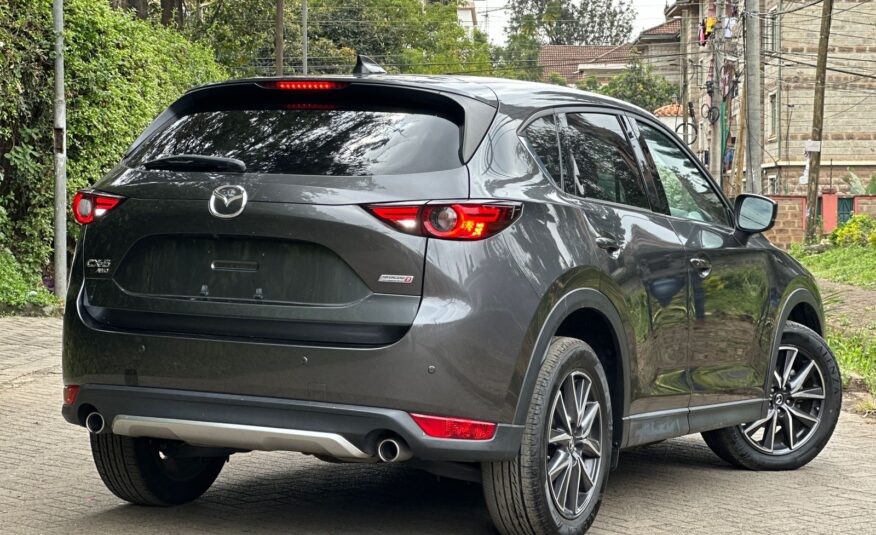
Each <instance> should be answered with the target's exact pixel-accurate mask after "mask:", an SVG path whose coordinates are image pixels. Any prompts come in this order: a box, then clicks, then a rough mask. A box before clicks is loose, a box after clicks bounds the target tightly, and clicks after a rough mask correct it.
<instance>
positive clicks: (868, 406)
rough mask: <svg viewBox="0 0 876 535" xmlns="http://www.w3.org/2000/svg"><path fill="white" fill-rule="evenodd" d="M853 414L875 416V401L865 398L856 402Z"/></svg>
mask: <svg viewBox="0 0 876 535" xmlns="http://www.w3.org/2000/svg"><path fill="white" fill-rule="evenodd" d="M855 412H858V413H860V414H863V415H864V416H876V399H874V398H872V397H867V398H864V399H862V400H860V401H858V403H856V404H855Z"/></svg>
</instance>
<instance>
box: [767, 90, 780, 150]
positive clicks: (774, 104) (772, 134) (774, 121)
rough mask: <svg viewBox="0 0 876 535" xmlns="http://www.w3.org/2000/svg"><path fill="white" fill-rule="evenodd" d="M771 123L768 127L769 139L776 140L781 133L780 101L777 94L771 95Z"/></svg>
mask: <svg viewBox="0 0 876 535" xmlns="http://www.w3.org/2000/svg"><path fill="white" fill-rule="evenodd" d="M769 112H770V122H769V124H768V125H767V138H769V139H775V138H776V135H777V134H778V132H779V99H778V98H777V95H776V94H775V93H770V107H769Z"/></svg>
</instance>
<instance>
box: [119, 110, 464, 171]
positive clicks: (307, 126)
mask: <svg viewBox="0 0 876 535" xmlns="http://www.w3.org/2000/svg"><path fill="white" fill-rule="evenodd" d="M315 108H317V109H251V110H250V109H235V110H216V111H203V112H197V113H192V114H190V115H186V116H183V117H181V118H179V119H178V120H176V122H174V123H173V124H171V125H170V126H169V127H167V128H165V129H164V130H162V131H160V132H158V133H157V134H156V135H154V136H152V137H151V138H149V139H147V140H146V141H145V142H144V143H143V144H142V145H141V146H139V147H137V148H136V149H135V151H134V152H133V153H132V155H131V158H130V160H129V162H128V163H129V165H130V166H131V167H138V166H140V165H142V164H143V163H145V162H147V161H149V160H153V159H156V158H160V157H163V156H170V155H173V154H199V155H206V156H222V157H226V158H236V159H238V160H241V161H243V162H244V163H245V164H246V168H247V172H248V173H281V174H301V175H338V176H366V175H393V174H403V173H425V172H432V171H443V170H447V169H453V168H455V167H459V166H460V165H461V164H462V163H461V161H460V157H459V147H460V127H459V126H458V125H457V124H455V123H454V122H452V121H450V120H448V119H446V118H444V117H441V116H438V115H434V114H429V113H412V112H407V111H398V110H387V111H381V110H361V109H332V108H331V107H328V106H326V107H325V108H326V109H319V108H320V107H319V106H315Z"/></svg>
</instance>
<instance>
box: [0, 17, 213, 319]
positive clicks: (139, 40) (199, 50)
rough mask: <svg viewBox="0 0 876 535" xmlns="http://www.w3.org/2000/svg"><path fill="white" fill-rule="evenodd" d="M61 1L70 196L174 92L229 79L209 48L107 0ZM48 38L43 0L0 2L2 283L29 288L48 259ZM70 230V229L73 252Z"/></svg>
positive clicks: (107, 165)
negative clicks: (11, 259) (12, 265)
mask: <svg viewBox="0 0 876 535" xmlns="http://www.w3.org/2000/svg"><path fill="white" fill-rule="evenodd" d="M64 4H65V10H66V20H65V22H66V26H65V28H66V42H67V49H66V50H67V51H66V69H67V121H68V124H67V126H68V137H67V141H68V147H67V151H68V191H69V192H70V196H71V197H72V192H74V191H75V190H76V189H77V188H81V187H84V186H87V185H89V184H92V183H94V182H95V181H96V180H97V179H99V178H100V177H101V176H102V175H103V174H104V173H106V172H107V171H108V170H109V169H111V168H112V167H113V166H114V165H115V164H116V163H117V162H118V161H119V159H120V157H121V155H122V154H123V153H124V151H125V149H126V148H127V147H128V146H129V144H130V143H131V142H132V141H133V140H134V138H136V136H137V135H138V134H139V133H140V132H141V131H142V130H143V128H145V127H146V125H147V124H149V122H150V121H151V120H152V119H153V118H154V117H155V116H156V115H157V114H158V113H160V112H161V110H162V109H163V108H165V107H166V106H167V105H168V104H169V103H170V102H172V101H173V100H174V99H175V98H177V97H178V96H179V95H180V94H181V93H182V92H184V91H185V90H187V89H189V88H191V87H193V86H196V85H199V84H202V83H206V82H210V81H216V80H221V79H224V78H226V77H227V74H226V72H225V71H224V69H223V68H222V67H221V66H219V65H218V64H217V63H216V62H215V61H214V59H213V53H212V51H211V50H210V49H208V48H206V47H204V46H201V45H196V44H192V43H191V42H190V41H188V40H187V39H185V38H184V37H183V36H182V35H180V34H179V33H177V32H175V31H173V30H171V29H167V28H163V27H161V26H160V25H157V24H155V23H154V22H148V21H140V20H135V19H134V18H133V17H132V15H131V14H130V13H126V12H124V11H121V10H113V9H111V8H110V7H109V4H110V3H109V2H108V1H107V0H67V1H65V2H64ZM53 39H54V36H53V31H52V16H51V0H6V1H4V2H0V253H3V252H4V251H7V252H11V254H12V255H13V256H14V262H15V264H17V266H16V267H15V271H17V275H14V274H11V273H10V272H9V267H8V265H7V264H8V263H9V259H8V258H5V257H3V258H4V260H3V271H0V277H3V278H4V279H9V281H11V280H12V278H16V279H17V280H18V279H20V280H21V281H23V282H24V284H26V285H30V286H32V287H36V286H38V285H39V278H40V274H41V273H42V272H43V271H44V270H45V269H46V268H49V266H50V265H51V254H52V206H53V204H52V195H53V167H52V113H53V80H54V77H53V65H54V54H53V44H54V41H53ZM68 200H69V199H68ZM77 234H78V229H76V228H75V225H74V224H72V223H71V225H70V236H71V241H70V246H71V247H70V249H71V251H72V245H73V243H74V240H75V237H76V236H77ZM3 254H8V253H3ZM5 282H7V281H5V280H4V281H0V284H5ZM10 285H11V282H10ZM3 296H5V294H0V302H2V300H3V299H4V298H5V297H3Z"/></svg>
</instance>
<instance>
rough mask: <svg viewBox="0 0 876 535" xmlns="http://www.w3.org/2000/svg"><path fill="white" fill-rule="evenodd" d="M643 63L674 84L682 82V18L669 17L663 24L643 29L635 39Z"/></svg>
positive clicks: (634, 42)
mask: <svg viewBox="0 0 876 535" xmlns="http://www.w3.org/2000/svg"><path fill="white" fill-rule="evenodd" d="M633 46H634V47H635V49H636V52H638V53H639V55H640V56H641V58H642V63H644V64H645V65H650V66H651V68H652V69H653V71H654V74H657V75H659V76H662V77H664V78H666V79H667V80H669V81H670V82H672V83H673V84H680V83H681V61H682V60H681V57H682V47H681V19H678V18H675V19H669V20H667V21H666V22H664V23H662V24H658V25H657V26H654V27H652V28H647V29H645V30H642V33H640V34H639V36H638V37H637V38H636V40H635V41H633Z"/></svg>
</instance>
